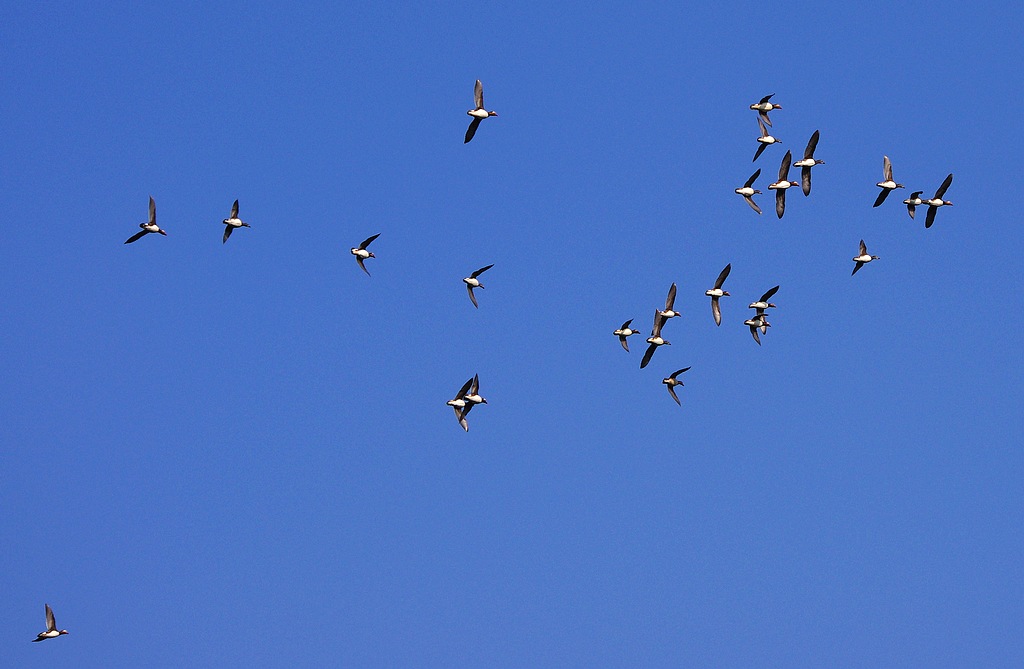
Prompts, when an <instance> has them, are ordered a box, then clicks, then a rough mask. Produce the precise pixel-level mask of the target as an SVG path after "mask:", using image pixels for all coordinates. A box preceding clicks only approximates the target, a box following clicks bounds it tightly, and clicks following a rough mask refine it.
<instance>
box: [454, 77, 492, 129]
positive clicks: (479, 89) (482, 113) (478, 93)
mask: <svg viewBox="0 0 1024 669" xmlns="http://www.w3.org/2000/svg"><path fill="white" fill-rule="evenodd" d="M473 100H474V101H475V102H476V108H475V109H470V110H469V111H468V112H466V113H467V114H469V115H470V116H472V117H473V120H472V121H470V122H469V128H468V129H467V130H466V141H465V142H463V144H468V143H469V140H471V139H473V135H475V134H476V129H477V128H479V127H480V121H482V120H484V119H485V118H487V117H488V116H497V115H498V112H496V111H487V110H486V109H484V85H483V84H481V83H480V80H479V79H477V80H476V86H475V87H474V88H473Z"/></svg>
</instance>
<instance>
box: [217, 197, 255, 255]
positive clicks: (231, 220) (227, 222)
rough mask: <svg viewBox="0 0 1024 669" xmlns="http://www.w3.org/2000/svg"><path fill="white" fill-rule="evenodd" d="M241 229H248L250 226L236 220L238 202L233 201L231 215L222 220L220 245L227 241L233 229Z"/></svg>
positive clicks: (240, 220) (238, 219)
mask: <svg viewBox="0 0 1024 669" xmlns="http://www.w3.org/2000/svg"><path fill="white" fill-rule="evenodd" d="M243 227H244V228H249V227H252V226H250V225H249V224H248V223H246V222H245V221H243V220H242V219H240V218H238V200H235V203H234V204H233V205H231V215H229V216H228V217H227V218H225V219H224V239H222V240H221V244H223V243H225V242H226V241H228V237H230V236H231V233H232V232H233V231H234V229H235V228H243Z"/></svg>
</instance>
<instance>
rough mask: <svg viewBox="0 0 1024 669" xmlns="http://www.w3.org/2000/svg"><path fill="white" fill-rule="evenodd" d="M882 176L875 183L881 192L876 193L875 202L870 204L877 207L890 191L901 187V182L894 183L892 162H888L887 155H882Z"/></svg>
mask: <svg viewBox="0 0 1024 669" xmlns="http://www.w3.org/2000/svg"><path fill="white" fill-rule="evenodd" d="M882 177H883V179H882V181H879V182H878V183H876V184H875V185H876V186H878V187H879V188H881V189H882V192H881V193H879V194H878V197H877V198H875V203H874V204H873V205H871V206H872V207H877V206H878V205H880V204H882V203H883V202H885V198H887V197H889V192H890V191H894V190H896V189H897V188H903V184H898V183H896V181H895V180H894V179H893V178H892V163H891V162H889V156H882Z"/></svg>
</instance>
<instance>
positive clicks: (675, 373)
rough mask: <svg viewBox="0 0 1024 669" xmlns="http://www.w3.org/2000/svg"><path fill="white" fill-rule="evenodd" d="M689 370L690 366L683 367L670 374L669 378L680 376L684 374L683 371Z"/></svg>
mask: <svg viewBox="0 0 1024 669" xmlns="http://www.w3.org/2000/svg"><path fill="white" fill-rule="evenodd" d="M688 371H690V368H689V367H683V368H682V369H677V370H676V371H674V372H672V373H671V374H669V375H668V378H670V379H674V378H676V377H677V376H679V375H680V374H682V373H683V372H688Z"/></svg>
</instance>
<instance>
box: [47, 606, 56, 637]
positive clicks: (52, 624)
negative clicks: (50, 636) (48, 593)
mask: <svg viewBox="0 0 1024 669" xmlns="http://www.w3.org/2000/svg"><path fill="white" fill-rule="evenodd" d="M46 631H47V632H55V631H57V620H56V619H55V618H54V617H53V609H51V608H50V605H49V604H47V605H46Z"/></svg>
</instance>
